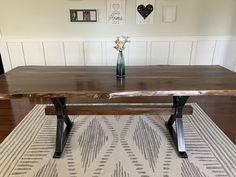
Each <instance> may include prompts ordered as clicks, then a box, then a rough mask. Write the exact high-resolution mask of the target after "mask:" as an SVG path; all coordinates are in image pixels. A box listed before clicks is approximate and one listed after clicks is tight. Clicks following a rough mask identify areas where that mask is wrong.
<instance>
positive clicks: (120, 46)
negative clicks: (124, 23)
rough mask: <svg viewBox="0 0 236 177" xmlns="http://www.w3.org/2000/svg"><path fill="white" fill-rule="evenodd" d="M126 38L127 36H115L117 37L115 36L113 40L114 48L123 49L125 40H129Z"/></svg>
mask: <svg viewBox="0 0 236 177" xmlns="http://www.w3.org/2000/svg"><path fill="white" fill-rule="evenodd" d="M120 38H122V40H121V39H120ZM128 38H129V37H128V36H121V37H119V36H117V38H116V40H115V46H114V48H115V49H116V50H118V51H122V50H124V49H125V44H126V43H127V42H130V41H129V40H128Z"/></svg>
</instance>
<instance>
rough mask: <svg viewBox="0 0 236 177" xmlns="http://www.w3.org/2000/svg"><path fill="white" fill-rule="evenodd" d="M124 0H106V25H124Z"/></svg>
mask: <svg viewBox="0 0 236 177" xmlns="http://www.w3.org/2000/svg"><path fill="white" fill-rule="evenodd" d="M125 5H126V0H107V23H108V24H118V25H119V24H125Z"/></svg>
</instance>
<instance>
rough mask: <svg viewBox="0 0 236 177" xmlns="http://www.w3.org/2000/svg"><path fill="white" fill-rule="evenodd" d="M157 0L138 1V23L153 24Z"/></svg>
mask: <svg viewBox="0 0 236 177" xmlns="http://www.w3.org/2000/svg"><path fill="white" fill-rule="evenodd" d="M154 14H155V0H137V1H136V24H153V23H154Z"/></svg>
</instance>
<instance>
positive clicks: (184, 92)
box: [0, 65, 236, 100]
mask: <svg viewBox="0 0 236 177" xmlns="http://www.w3.org/2000/svg"><path fill="white" fill-rule="evenodd" d="M195 95H232V96H235V95H236V73H234V72H232V71H229V70H227V69H225V68H223V67H220V66H164V65H161V66H135V67H134V66H132V67H131V66H130V67H126V76H125V79H117V78H116V75H115V67H111V66H22V67H17V68H15V69H13V70H11V71H9V72H7V73H5V74H3V75H1V76H0V99H2V100H4V99H10V98H15V97H35V98H36V97H46V98H50V97H58V96H65V97H72V96H78V97H80V96H85V97H92V98H117V97H134V96H195Z"/></svg>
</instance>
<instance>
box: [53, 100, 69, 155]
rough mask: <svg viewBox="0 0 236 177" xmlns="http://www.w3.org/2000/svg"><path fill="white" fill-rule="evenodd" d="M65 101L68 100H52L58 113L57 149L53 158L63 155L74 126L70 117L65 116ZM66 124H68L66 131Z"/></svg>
mask: <svg viewBox="0 0 236 177" xmlns="http://www.w3.org/2000/svg"><path fill="white" fill-rule="evenodd" d="M65 101H66V99H65V98H64V97H56V98H52V103H53V104H54V107H55V109H56V112H57V130H56V147H55V153H54V155H53V158H60V157H61V154H62V152H63V150H64V147H65V144H66V141H67V138H68V136H69V133H70V131H71V128H72V125H73V123H72V122H71V120H70V119H69V117H68V116H67V115H66V114H65V111H64V110H65V107H66V105H65ZM64 123H65V124H66V128H65V130H64Z"/></svg>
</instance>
